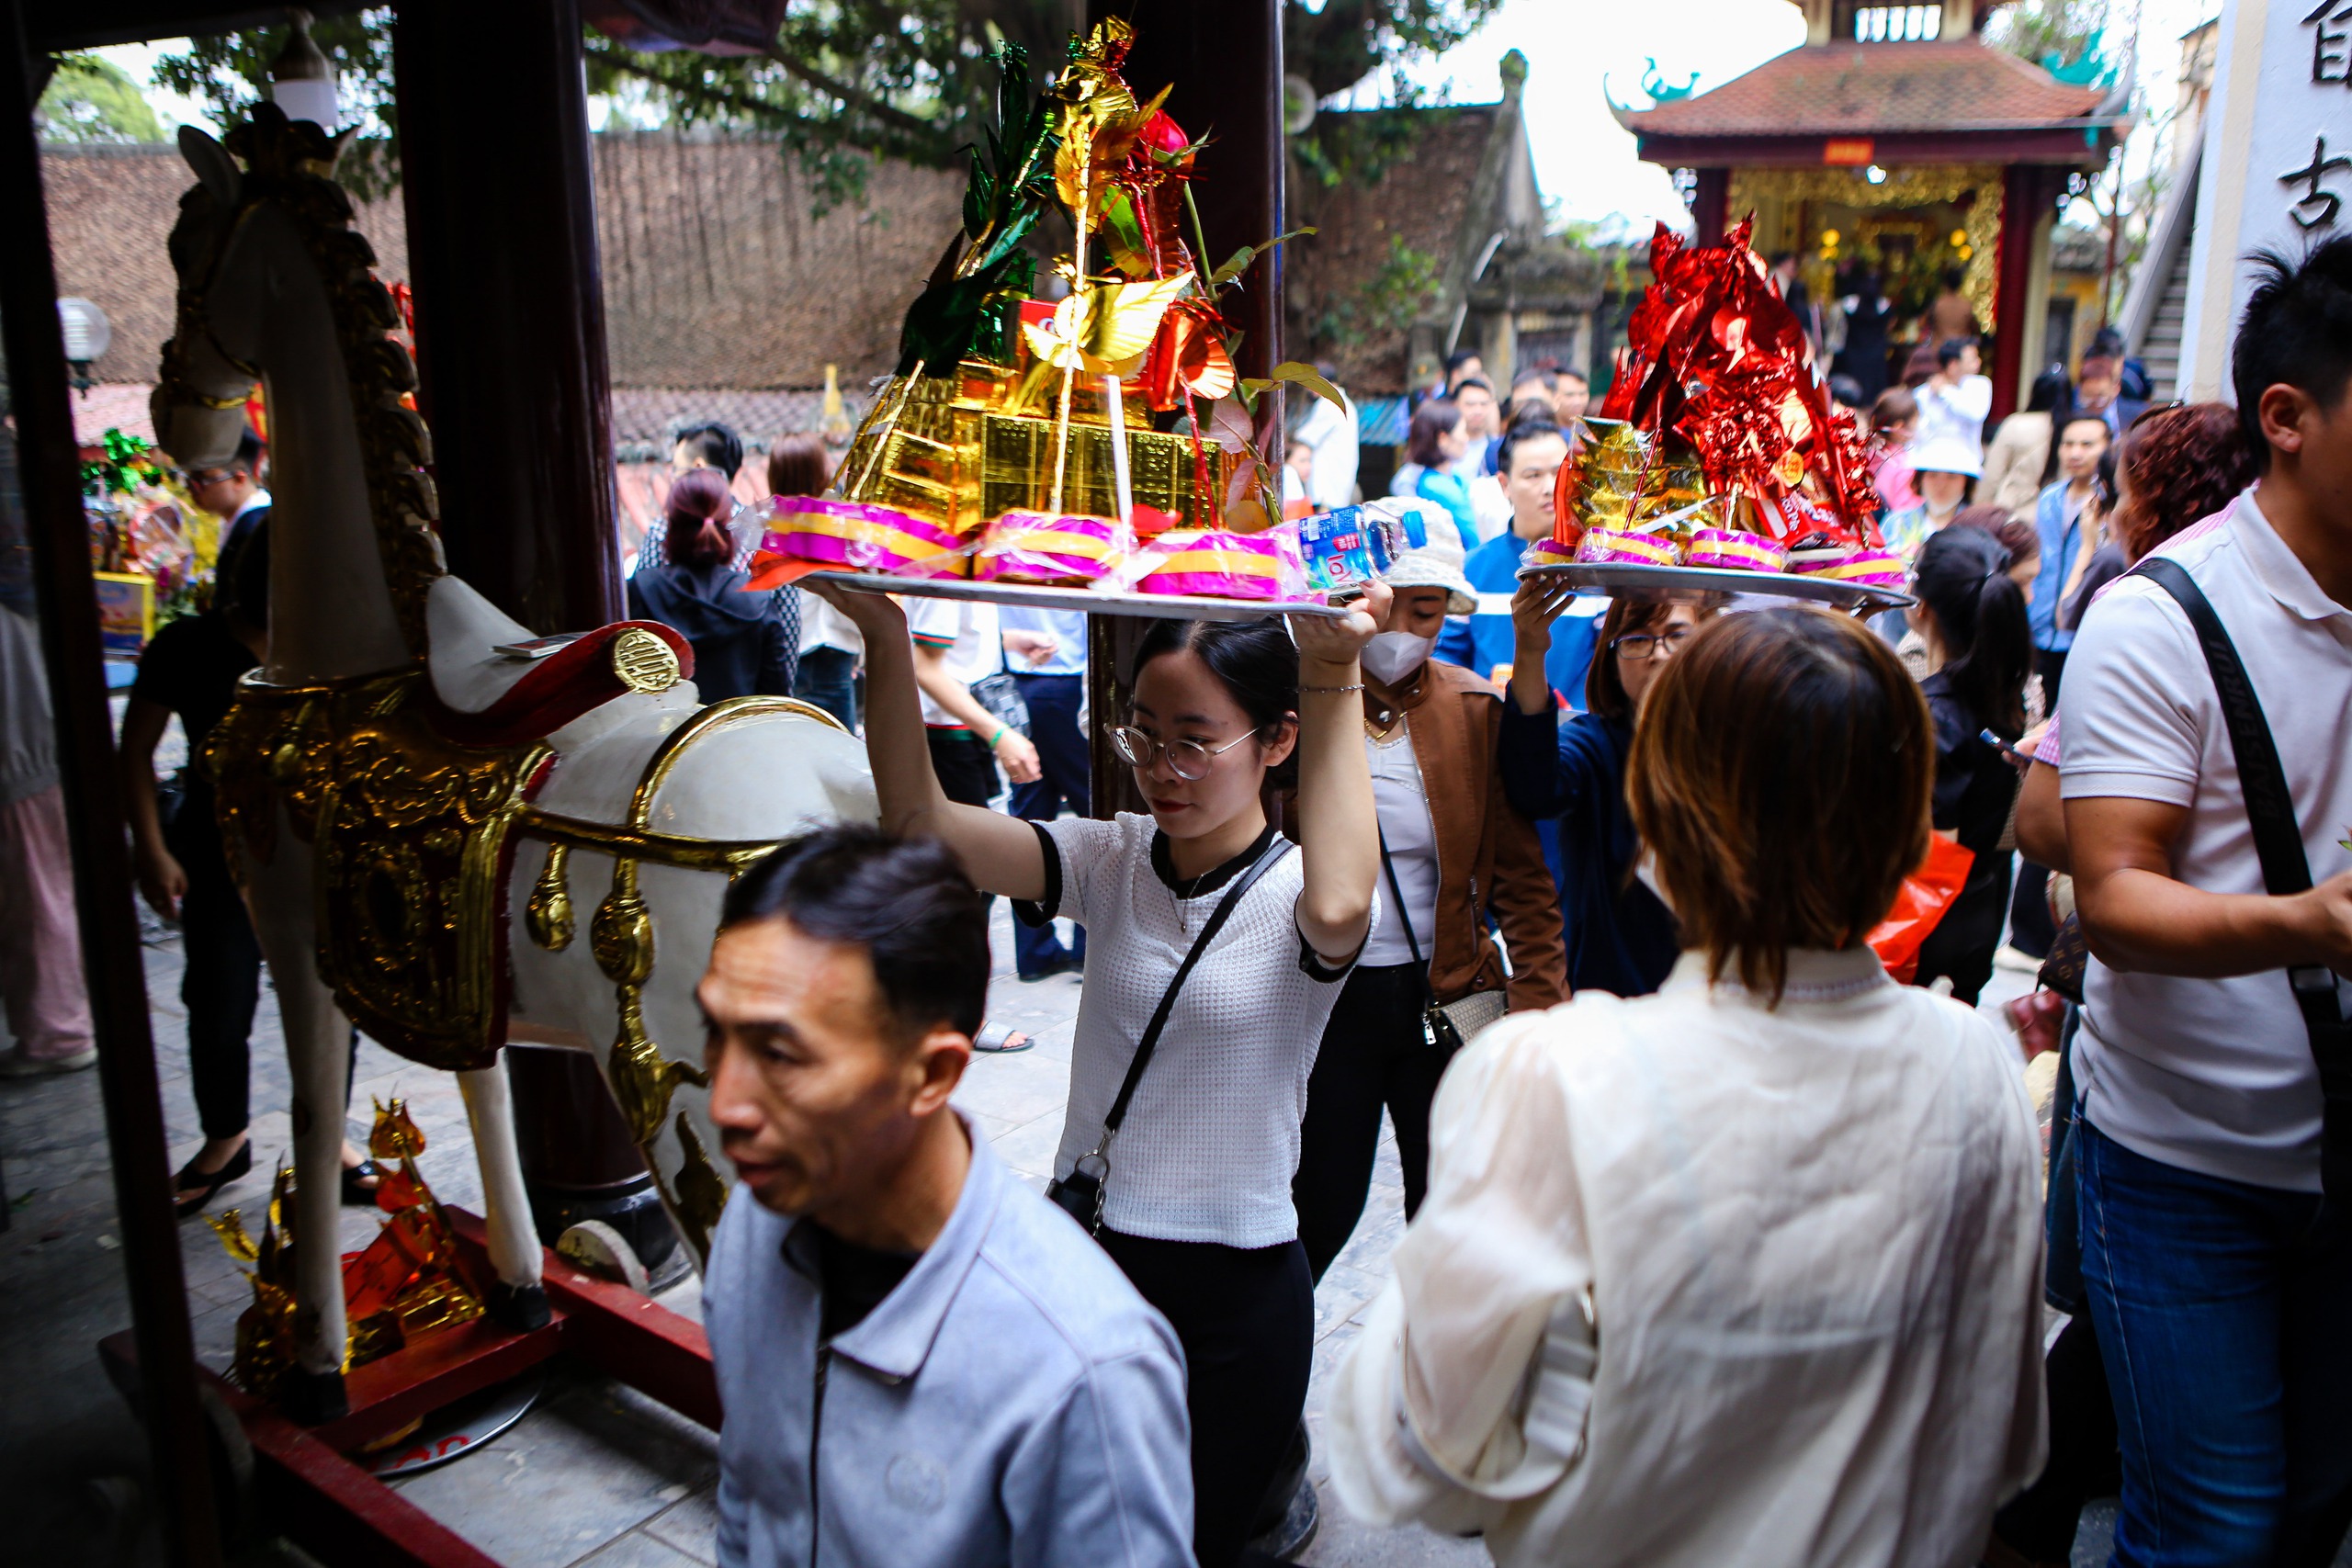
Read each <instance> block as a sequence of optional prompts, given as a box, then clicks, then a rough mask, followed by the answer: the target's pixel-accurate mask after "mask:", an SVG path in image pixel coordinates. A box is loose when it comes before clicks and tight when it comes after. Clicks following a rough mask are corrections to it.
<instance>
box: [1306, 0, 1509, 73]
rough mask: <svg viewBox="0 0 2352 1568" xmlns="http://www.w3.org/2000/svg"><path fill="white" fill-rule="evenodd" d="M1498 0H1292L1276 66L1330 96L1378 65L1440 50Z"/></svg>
mask: <svg viewBox="0 0 2352 1568" xmlns="http://www.w3.org/2000/svg"><path fill="white" fill-rule="evenodd" d="M1502 4H1503V0H1323V5H1322V6H1321V8H1320V9H1317V10H1312V11H1310V10H1308V9H1307V8H1306V6H1303V5H1301V4H1299V0H1290V4H1288V5H1287V6H1284V7H1283V70H1285V71H1287V72H1289V73H1291V74H1292V75H1294V76H1301V77H1304V78H1306V83H1307V85H1309V86H1311V87H1313V88H1314V89H1315V94H1316V96H1317V97H1329V96H1331V95H1332V94H1333V93H1344V92H1346V91H1347V90H1348V89H1349V88H1350V87H1352V86H1354V85H1356V84H1357V83H1359V82H1361V81H1363V79H1364V78H1365V77H1367V76H1370V75H1372V74H1373V73H1374V72H1378V71H1393V70H1394V69H1395V68H1396V67H1397V65H1399V64H1401V63H1403V62H1406V61H1408V60H1413V59H1419V58H1426V57H1429V56H1433V55H1440V54H1443V53H1444V52H1445V51H1447V50H1449V49H1452V48H1453V46H1454V45H1455V44H1457V43H1460V42H1461V41H1462V40H1463V39H1465V38H1468V37H1469V36H1470V35H1471V34H1472V33H1474V32H1476V30H1477V29H1478V28H1480V27H1481V26H1482V25H1484V24H1485V22H1486V21H1487V18H1488V17H1492V16H1493V15H1494V14H1495V13H1496V12H1497V11H1499V10H1500V9H1502Z"/></svg>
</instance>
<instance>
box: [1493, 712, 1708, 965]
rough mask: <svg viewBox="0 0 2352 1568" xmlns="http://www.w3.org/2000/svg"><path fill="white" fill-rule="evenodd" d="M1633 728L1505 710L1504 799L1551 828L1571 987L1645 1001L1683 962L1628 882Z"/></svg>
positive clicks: (1640, 889)
mask: <svg viewBox="0 0 2352 1568" xmlns="http://www.w3.org/2000/svg"><path fill="white" fill-rule="evenodd" d="M1633 741H1634V727H1633V726H1632V725H1630V724H1626V723H1624V722H1623V721H1622V720H1618V719H1610V718H1602V717H1600V716H1599V715H1597V714H1589V713H1579V714H1571V715H1569V716H1567V717H1566V720H1565V721H1555V718H1554V716H1552V715H1551V714H1548V713H1539V714H1524V713H1521V712H1520V711H1519V705H1518V704H1516V703H1513V702H1510V701H1506V702H1505V703H1504V704H1503V729H1502V741H1501V749H1502V757H1501V772H1502V780H1503V794H1504V795H1505V796H1506V797H1507V798H1509V800H1510V804H1511V808H1512V809H1513V810H1515V811H1517V812H1518V813H1519V814H1520V815H1521V816H1522V817H1529V818H1534V819H1535V820H1536V821H1538V822H1543V821H1546V820H1549V821H1553V822H1555V824H1556V825H1557V828H1558V833H1559V846H1560V928H1561V933H1562V935H1563V936H1564V937H1565V939H1566V942H1567V948H1568V985H1569V986H1570V987H1571V988H1573V989H1575V990H1578V991H1581V990H1584V989H1587V988H1588V987H1589V988H1591V989H1593V990H1600V991H1607V992H1610V993H1611V995H1614V996H1620V997H1643V996H1647V995H1649V994H1650V993H1651V992H1653V991H1655V990H1657V988H1658V987H1659V986H1661V985H1663V984H1665V982H1666V976H1667V972H1668V970H1671V969H1672V968H1673V967H1674V961H1675V959H1676V958H1677V957H1679V955H1680V953H1681V947H1682V942H1681V935H1680V933H1679V931H1677V929H1676V927H1675V923H1674V916H1673V915H1672V914H1671V913H1669V912H1668V909H1667V907H1666V906H1665V905H1664V904H1663V903H1661V902H1659V900H1658V897H1657V894H1655V893H1653V892H1651V891H1650V890H1649V888H1648V887H1646V886H1644V885H1643V884H1642V883H1641V882H1640V881H1639V880H1637V879H1635V878H1634V876H1633V875H1632V871H1633V867H1634V860H1635V858H1636V857H1637V855H1638V854H1639V853H1640V850H1641V842H1640V840H1639V839H1638V838H1637V837H1636V835H1635V834H1634V816H1633V812H1632V811H1631V809H1629V808H1628V807H1627V806H1626V805H1625V753H1626V751H1627V750H1628V749H1629V748H1630V747H1631V746H1632V745H1633Z"/></svg>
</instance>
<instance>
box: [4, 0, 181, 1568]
mask: <svg viewBox="0 0 2352 1568" xmlns="http://www.w3.org/2000/svg"><path fill="white" fill-rule="evenodd" d="M0 57H5V58H0V211H6V212H13V213H15V214H16V217H15V218H14V219H13V220H11V221H13V222H14V223H15V224H16V225H17V227H16V230H15V233H16V236H17V237H16V239H15V241H14V242H13V243H9V244H7V245H6V246H0V341H5V344H6V351H7V355H8V391H9V401H10V404H11V408H10V412H11V413H12V414H13V416H14V419H15V423H16V440H17V443H18V453H19V457H20V459H21V460H20V463H19V465H18V472H19V474H20V475H21V482H22V486H23V496H22V500H23V503H24V516H25V521H26V525H27V532H28V535H29V536H30V537H29V543H30V545H31V547H32V551H31V553H32V565H33V578H34V585H35V592H36V595H37V602H38V604H40V627H41V654H42V658H43V660H44V661H45V662H46V664H47V666H48V674H49V693H50V703H51V709H52V711H53V712H54V713H55V715H56V723H57V755H58V767H59V773H60V774H61V775H62V778H61V782H62V784H63V786H64V795H65V823H66V834H67V838H68V840H69V842H70V844H71V847H72V851H73V856H74V900H75V904H76V907H77V908H78V910H79V912H80V919H81V931H82V967H83V973H84V977H85V980H86V981H87V983H88V986H89V992H90V1014H91V1021H92V1023H93V1025H94V1027H95V1033H96V1042H97V1047H98V1066H97V1077H98V1092H99V1096H100V1099H101V1100H103V1102H104V1104H105V1108H106V1122H107V1153H108V1157H109V1163H110V1165H111V1166H112V1168H113V1170H114V1186H115V1219H116V1222H117V1224H119V1225H120V1227H121V1235H122V1248H123V1252H122V1256H123V1273H124V1277H125V1283H126V1284H127V1285H128V1287H129V1291H130V1318H131V1332H132V1335H133V1336H134V1337H135V1339H136V1341H137V1344H138V1348H139V1355H140V1359H141V1363H142V1364H143V1365H145V1366H147V1367H149V1368H152V1369H153V1375H151V1376H150V1377H149V1378H148V1379H147V1381H146V1386H145V1397H144V1399H143V1400H142V1401H141V1410H140V1415H141V1417H142V1418H143V1420H144V1423H145V1426H146V1432H147V1444H148V1453H149V1456H150V1467H149V1468H150V1472H151V1473H150V1476H149V1483H150V1484H152V1485H153V1488H154V1495H155V1499H156V1502H157V1505H158V1512H159V1514H160V1515H161V1523H162V1526H163V1529H162V1535H163V1540H164V1551H165V1552H166V1553H167V1554H168V1557H169V1560H170V1561H171V1562H174V1563H177V1564H186V1565H187V1568H209V1565H211V1564H215V1563H218V1562H220V1527H219V1523H218V1520H217V1518H216V1517H215V1514H214V1510H213V1493H212V1474H211V1469H210V1466H209V1463H208V1462H207V1456H208V1455H209V1452H210V1447H209V1443H208V1441H207V1438H206V1432H207V1424H206V1422H205V1418H204V1414H203V1410H202V1408H201V1406H200V1404H198V1394H197V1382H196V1377H197V1366H196V1345H195V1341H194V1339H193V1338H192V1337H191V1336H190V1334H189V1330H188V1321H187V1280H186V1279H185V1278H184V1276H183V1275H182V1273H181V1269H180V1236H179V1225H178V1224H177V1222H176V1220H175V1218H174V1216H173V1213H172V1203H171V1197H170V1193H171V1181H172V1165H171V1159H170V1147H169V1134H167V1133H166V1132H165V1130H164V1105H163V1097H162V1093H161V1090H160V1088H159V1086H158V1084H157V1081H156V1074H155V1042H154V1038H153V1035H152V1034H151V1033H150V1032H149V1030H148V1021H147V975H146V964H145V960H144V957H143V955H142V953H141V947H140V943H139V918H138V916H137V914H136V913H135V912H134V911H133V909H132V908H131V902H130V900H131V879H130V851H129V847H128V844H127V841H126V838H125V821H124V815H123V806H122V789H121V785H120V784H119V777H118V774H117V773H116V769H115V745H114V723H113V718H112V716H111V714H110V713H109V711H108V709H107V686H106V669H105V664H104V661H103V659H102V657H101V654H100V645H99V640H98V606H97V596H96V592H94V590H93V586H92V583H91V581H90V537H89V524H88V522H87V520H86V519H85V517H84V515H83V512H82V464H81V457H80V453H79V451H78V450H77V449H76V446H75V444H74V418H73V412H72V409H71V407H70V405H69V404H68V402H67V399H68V397H69V396H70V395H71V394H70V393H69V392H68V390H67V388H66V380H65V344H64V340H63V335H62V330H61V328H60V327H59V324H58V320H57V276H56V273H55V270H54V268H53V267H52V265H51V260H50V249H49V217H48V211H47V209H46V208H45V207H44V206H43V204H42V197H41V183H40V144H39V142H38V141H35V139H34V130H33V101H34V100H33V92H32V83H33V82H34V81H35V80H36V79H37V77H36V75H35V73H36V72H37V71H38V70H39V69H40V66H41V64H42V59H41V55H40V52H39V51H36V50H34V49H33V48H31V47H30V46H29V45H28V42H27V40H26V36H25V28H24V16H23V13H22V11H21V9H20V8H19V4H18V0H0Z"/></svg>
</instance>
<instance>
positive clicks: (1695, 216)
mask: <svg viewBox="0 0 2352 1568" xmlns="http://www.w3.org/2000/svg"><path fill="white" fill-rule="evenodd" d="M1692 172H1693V173H1695V174H1696V175H1698V176H1699V189H1698V191H1697V193H1696V194H1695V195H1693V196H1692V197H1691V229H1692V232H1693V234H1694V236H1695V238H1694V240H1693V241H1692V243H1695V244H1701V245H1720V244H1722V243H1723V241H1724V230H1725V229H1728V228H1729V227H1731V171H1730V170H1729V169H1698V170H1694V171H1692Z"/></svg>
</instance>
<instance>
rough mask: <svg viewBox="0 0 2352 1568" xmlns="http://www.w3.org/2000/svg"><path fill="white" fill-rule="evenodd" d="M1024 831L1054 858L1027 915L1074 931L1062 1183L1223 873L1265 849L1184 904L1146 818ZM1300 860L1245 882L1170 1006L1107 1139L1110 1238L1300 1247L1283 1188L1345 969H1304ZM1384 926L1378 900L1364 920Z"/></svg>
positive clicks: (1058, 1167)
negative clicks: (1038, 913) (1081, 968)
mask: <svg viewBox="0 0 2352 1568" xmlns="http://www.w3.org/2000/svg"><path fill="white" fill-rule="evenodd" d="M1037 827H1038V828H1039V829H1040V831H1041V833H1042V834H1043V836H1044V837H1045V839H1046V840H1047V841H1049V842H1050V843H1051V844H1052V845H1053V846H1054V848H1055V850H1056V851H1057V853H1056V854H1052V855H1049V856H1048V857H1047V861H1048V865H1047V874H1046V900H1045V901H1044V902H1043V904H1042V905H1041V906H1039V907H1041V908H1043V909H1044V911H1045V912H1046V914H1049V915H1050V914H1061V915H1067V916H1069V918H1070V919H1073V920H1075V921H1077V922H1078V923H1079V924H1080V925H1081V926H1084V927H1085V928H1086V989H1085V992H1084V994H1083V995H1082V997H1081V998H1080V1001H1079V1008H1078V1031H1077V1034H1076V1037H1075V1039H1074V1041H1073V1042H1072V1044H1071V1047H1070V1082H1069V1112H1068V1114H1067V1116H1066V1117H1065V1118H1064V1121H1063V1123H1062V1142H1061V1148H1060V1151H1059V1152H1058V1153H1057V1154H1056V1155H1055V1156H1054V1173H1055V1175H1056V1176H1057V1177H1061V1176H1068V1175H1069V1172H1070V1168H1072V1167H1073V1166H1075V1165H1076V1164H1077V1163H1078V1160H1079V1156H1081V1155H1084V1154H1085V1153H1087V1152H1088V1151H1089V1150H1091V1149H1092V1148H1093V1147H1094V1145H1095V1143H1096V1142H1097V1141H1098V1140H1099V1139H1100V1138H1101V1137H1102V1135H1103V1118H1104V1117H1105V1116H1106V1115H1108V1114H1109V1112H1110V1110H1111V1102H1112V1101H1113V1100H1116V1099H1117V1098H1118V1094H1119V1085H1120V1083H1121V1082H1122V1081H1124V1080H1125V1077H1126V1072H1127V1064H1128V1063H1129V1062H1130V1061H1132V1060H1133V1059H1134V1057H1135V1048H1136V1042H1137V1041H1138V1040H1140V1039H1141V1038H1142V1036H1143V1032H1144V1027H1145V1026H1146V1025H1147V1024H1148V1023H1149V1022H1150V1021H1151V1015H1152V1012H1153V1010H1155V1009H1157V1008H1158V1007H1159V998H1160V996H1161V994H1162V993H1163V992H1165V991H1166V990H1167V988H1168V982H1169V981H1170V980H1171V979H1173V978H1174V977H1175V974H1176V968H1177V965H1179V964H1182V962H1183V961H1184V954H1185V953H1188V952H1190V951H1191V950H1192V945H1193V940H1194V939H1195V938H1197V937H1198V936H1199V934H1200V931H1201V928H1202V927H1203V926H1204V925H1205V924H1206V923H1207V921H1208V919H1209V916H1210V915H1211V914H1212V913H1213V912H1214V911H1215V910H1216V906H1217V901H1218V900H1219V899H1220V898H1222V897H1224V896H1225V891H1226V887H1227V885H1228V884H1229V883H1230V882H1231V880H1232V878H1233V876H1237V875H1238V874H1240V873H1241V871H1242V870H1244V869H1246V868H1247V867H1248V866H1249V865H1250V863H1254V862H1255V861H1256V859H1257V858H1258V853H1259V852H1260V851H1261V850H1262V849H1263V847H1264V846H1265V845H1266V843H1268V842H1269V841H1270V840H1266V839H1261V840H1260V841H1259V843H1258V844H1257V845H1254V846H1252V847H1251V849H1250V851H1248V852H1245V853H1244V854H1243V855H1242V856H1241V857H1239V862H1238V865H1236V866H1233V867H1231V868H1230V872H1231V874H1229V875H1217V874H1212V875H1211V876H1209V877H1208V878H1205V879H1204V880H1205V882H1206V883H1207V886H1205V887H1204V889H1203V890H1202V891H1201V892H1200V893H1199V894H1198V895H1197V896H1195V897H1190V898H1185V899H1181V900H1180V899H1179V898H1178V897H1176V894H1175V892H1174V890H1173V889H1172V888H1170V886H1169V885H1168V884H1167V883H1166V882H1165V881H1163V880H1162V879H1161V876H1160V874H1159V871H1158V870H1157V869H1155V867H1154V865H1153V856H1152V842H1153V840H1154V839H1155V838H1156V837H1157V836H1158V832H1159V829H1157V828H1155V827H1154V826H1153V825H1152V821H1151V818H1148V817H1139V816H1136V815H1133V814H1129V813H1122V814H1121V815H1120V816H1118V817H1117V818H1114V819H1113V820H1111V821H1109V822H1098V821H1093V820H1090V819H1087V818H1062V819H1061V820H1059V821H1056V822H1041V823H1039V824H1037ZM1270 831H1271V830H1270ZM1305 860H1306V857H1305V855H1304V854H1303V853H1302V852H1299V851H1298V850H1296V849H1293V850H1291V851H1290V852H1288V853H1286V854H1284V855H1283V857H1282V859H1281V860H1279V861H1278V862H1276V863H1274V865H1273V866H1272V869H1270V870H1269V871H1267V873H1266V874H1264V875H1263V876H1261V877H1260V878H1259V879H1258V883H1257V885H1256V886H1253V887H1252V888H1250V892H1249V894H1248V895H1247V896H1246V897H1243V899H1242V900H1241V903H1240V904H1239V906H1238V907H1237V908H1235V909H1234V911H1233V913H1232V915H1231V916H1230V917H1229V918H1228V919H1227V921H1226V923H1225V929H1224V930H1222V931H1219V932H1218V933H1217V937H1216V942H1213V943H1212V944H1211V945H1210V947H1209V950H1208V951H1207V952H1206V953H1203V954H1202V955H1201V961H1200V963H1199V964H1196V965H1194V966H1193V973H1192V975H1191V976H1190V977H1189V978H1188V979H1186V980H1185V982H1184V988H1183V990H1182V992H1180V993H1179V994H1178V995H1177V998H1176V1005H1175V1008H1174V1010H1172V1011H1171V1012H1170V1014H1169V1015H1168V1024H1167V1027H1166V1028H1165V1029H1163V1030H1162V1031H1161V1032H1160V1036H1159V1045H1158V1046H1157V1047H1155V1048H1154V1050H1153V1052H1152V1057H1151V1063H1150V1065H1149V1066H1148V1067H1147V1068H1146V1069H1145V1070H1144V1076H1143V1081H1142V1082H1141V1083H1140V1084H1138V1085H1137V1086H1136V1095H1135V1099H1134V1100H1133V1101H1132V1102H1130V1103H1129V1105H1128V1107H1127V1115H1126V1121H1125V1123H1124V1124H1123V1125H1122V1126H1121V1127H1120V1129H1119V1135H1118V1136H1117V1137H1116V1138H1114V1139H1113V1140H1112V1142H1111V1148H1110V1151H1109V1156H1108V1157H1109V1159H1110V1164H1111V1174H1110V1177H1109V1179H1108V1180H1107V1181H1106V1182H1105V1184H1104V1185H1105V1198H1104V1204H1103V1224H1106V1225H1108V1226H1109V1227H1110V1228H1111V1229H1113V1230H1115V1231H1123V1232H1125V1233H1126V1234H1127V1235H1139V1236H1150V1237H1154V1238H1156V1239H1159V1240H1164V1241H1208V1242H1218V1243H1221V1244H1223V1245H1224V1246H1227V1247H1274V1246H1279V1245H1280V1244H1282V1243H1283V1242H1286V1241H1290V1240H1293V1239H1294V1238H1295V1237H1296V1236H1297V1235H1298V1215H1297V1213H1295V1211H1294V1210H1293V1209H1292V1207H1291V1201H1290V1179H1291V1175H1292V1173H1293V1172H1294V1171H1295V1170H1296V1169H1297V1168H1298V1125H1299V1120H1300V1118H1301V1117H1302V1116H1304V1115H1305V1114H1306V1077H1307V1074H1308V1073H1309V1072H1310V1071H1312V1070H1313V1068H1314V1066H1315V1053H1316V1050H1317V1047H1318V1046H1319V1045H1320V1044H1321V1043H1322V1040H1323V1026H1324V1025H1325V1023H1327V1022H1328V1021H1329V1020H1330V1017H1331V1008H1332V1004H1333V1003H1334V1002H1336V1001H1337V1000H1338V999H1339V995H1340V986H1339V984H1338V982H1339V981H1340V979H1342V978H1343V977H1344V976H1346V973H1347V970H1346V968H1345V967H1342V968H1340V969H1337V970H1333V969H1327V968H1325V967H1324V966H1323V965H1322V964H1319V963H1318V962H1317V961H1316V959H1315V955H1314V954H1313V953H1312V952H1311V951H1309V950H1308V948H1307V946H1306V942H1305V941H1304V940H1303V939H1302V938H1301V937H1300V935H1299V931H1298V897H1299V894H1300V892H1301V891H1302V890H1303V889H1304V887H1305V886H1306V865H1305ZM1056 861H1058V864H1056V863H1055V862H1056ZM1057 883H1058V886H1057ZM1187 886H1188V890H1189V885H1187ZM1057 895H1058V906H1057V904H1056V902H1055V900H1056V897H1057ZM1031 912H1032V913H1034V909H1033V910H1032V911H1031ZM1379 918H1380V915H1379V908H1378V905H1377V902H1376V901H1375V904H1374V910H1373V919H1374V922H1375V924H1376V923H1377V922H1378V920H1379Z"/></svg>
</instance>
